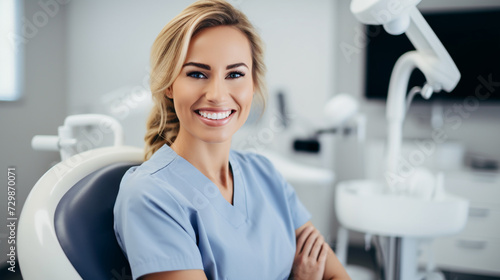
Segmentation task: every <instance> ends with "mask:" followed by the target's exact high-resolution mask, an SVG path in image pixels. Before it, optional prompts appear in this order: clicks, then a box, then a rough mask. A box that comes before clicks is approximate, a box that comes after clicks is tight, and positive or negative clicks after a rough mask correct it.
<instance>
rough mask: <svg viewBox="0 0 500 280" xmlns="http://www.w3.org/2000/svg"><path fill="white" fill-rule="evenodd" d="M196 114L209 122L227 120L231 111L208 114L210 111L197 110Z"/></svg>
mask: <svg viewBox="0 0 500 280" xmlns="http://www.w3.org/2000/svg"><path fill="white" fill-rule="evenodd" d="M196 113H198V115H200V116H202V117H204V118H207V119H210V120H223V119H227V118H228V117H229V116H230V115H231V113H232V110H228V111H224V112H210V111H201V110H197V111H196Z"/></svg>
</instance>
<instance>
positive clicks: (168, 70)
mask: <svg viewBox="0 0 500 280" xmlns="http://www.w3.org/2000/svg"><path fill="white" fill-rule="evenodd" d="M223 25H229V26H232V27H235V28H237V29H238V30H240V31H241V32H242V33H243V34H245V35H246V37H247V38H248V41H249V42H250V48H251V51H252V65H253V66H252V78H253V83H254V89H255V93H256V94H257V97H258V100H259V101H260V102H261V103H262V105H263V106H262V107H264V106H265V100H266V98H265V97H266V85H265V81H264V76H265V71H266V67H265V65H264V50H263V43H262V41H261V39H260V37H259V35H258V34H257V32H256V30H255V28H254V27H253V26H252V24H251V23H250V21H249V20H248V19H247V17H246V16H245V15H244V14H243V13H242V12H240V11H239V10H237V9H235V8H234V7H233V6H232V5H231V4H229V3H227V2H225V1H221V0H201V1H197V2H195V3H193V4H191V5H190V6H188V7H187V8H186V9H184V10H183V11H182V12H181V13H180V14H179V15H177V16H176V17H175V18H174V19H172V20H171V21H170V22H169V23H168V24H167V25H165V27H163V29H162V31H161V32H160V34H158V37H156V40H155V41H154V43H153V46H152V48H151V78H150V87H151V93H152V95H153V103H154V105H153V108H152V110H151V113H150V115H149V118H148V121H147V132H146V136H145V137H144V140H145V141H146V147H145V155H144V159H145V160H148V159H149V158H150V157H151V156H152V155H153V154H154V153H155V152H156V151H157V150H158V149H159V148H161V146H163V145H164V144H167V145H169V146H170V145H171V144H172V143H173V142H174V141H175V139H176V137H177V134H178V133H179V125H180V124H179V119H178V118H177V114H176V113H175V109H174V103H173V100H172V99H170V98H168V97H167V96H166V94H165V92H166V90H167V89H168V88H170V87H171V86H172V84H173V83H174V81H175V79H176V78H177V76H178V75H179V73H180V71H181V69H182V65H183V63H184V60H185V59H186V55H187V52H188V47H189V43H190V41H191V39H192V38H193V37H194V36H195V35H196V34H197V33H198V32H200V31H201V30H202V29H205V28H209V27H215V26H223Z"/></svg>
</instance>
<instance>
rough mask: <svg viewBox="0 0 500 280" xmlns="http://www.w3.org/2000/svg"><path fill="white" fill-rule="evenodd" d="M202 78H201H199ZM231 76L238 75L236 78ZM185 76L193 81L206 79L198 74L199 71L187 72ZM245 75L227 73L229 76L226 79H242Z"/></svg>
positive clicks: (235, 72)
mask: <svg viewBox="0 0 500 280" xmlns="http://www.w3.org/2000/svg"><path fill="white" fill-rule="evenodd" d="M200 75H201V76H203V77H200ZM232 75H239V76H238V77H230V76H232ZM187 76H188V77H191V78H194V79H206V78H207V77H206V76H205V74H203V73H201V72H199V71H192V72H188V73H187ZM244 76H245V74H244V73H242V72H238V71H234V72H231V73H229V75H227V78H229V79H238V78H241V77H244Z"/></svg>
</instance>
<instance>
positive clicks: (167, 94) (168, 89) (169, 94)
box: [165, 87, 174, 99]
mask: <svg viewBox="0 0 500 280" xmlns="http://www.w3.org/2000/svg"><path fill="white" fill-rule="evenodd" d="M165 96H167V97H168V98H170V99H173V98H174V97H173V94H172V87H168V88H167V89H166V90H165Z"/></svg>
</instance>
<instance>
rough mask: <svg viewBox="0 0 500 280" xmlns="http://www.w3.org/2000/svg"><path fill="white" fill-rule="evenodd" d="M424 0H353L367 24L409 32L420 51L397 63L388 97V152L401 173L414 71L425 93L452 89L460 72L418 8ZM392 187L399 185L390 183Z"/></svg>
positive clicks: (394, 169)
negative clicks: (420, 77) (421, 77)
mask: <svg viewBox="0 0 500 280" xmlns="http://www.w3.org/2000/svg"><path fill="white" fill-rule="evenodd" d="M419 2H420V0H353V1H352V2H351V11H352V13H353V14H354V15H355V16H356V18H357V19H358V20H359V21H361V22H362V23H364V24H372V25H383V26H384V28H385V30H386V31H387V32H388V33H390V34H393V35H398V34H402V33H404V32H406V35H407V36H408V38H409V39H410V41H411V43H412V44H413V45H414V46H415V48H416V51H410V52H407V53H405V54H404V55H402V56H401V57H400V58H399V59H398V61H397V62H396V65H395V66H394V69H393V72H392V74H391V80H390V83H389V93H388V97H387V112H386V117H387V121H388V154H387V172H388V173H389V174H392V175H397V171H398V165H397V163H398V158H399V156H400V150H401V142H402V126H403V121H404V117H405V114H406V102H405V100H406V88H407V86H408V81H409V78H410V75H411V73H412V72H413V70H414V69H415V68H418V69H420V70H421V71H422V73H423V74H424V76H425V78H426V80H427V82H426V85H425V86H424V90H422V92H421V94H422V96H423V97H424V98H425V99H428V98H430V97H431V95H432V93H433V92H438V91H440V90H442V89H443V90H445V91H447V92H450V91H452V90H453V89H454V88H455V86H456V85H457V83H458V81H459V80H460V72H459V71H458V68H457V66H456V65H455V63H454V62H453V60H452V59H451V57H450V55H449V54H448V52H447V51H446V49H445V48H444V46H443V45H442V44H441V42H440V41H439V39H438V38H437V36H436V34H435V33H434V32H433V31H432V29H431V27H430V26H429V24H428V23H427V22H426V21H425V19H424V17H423V16H422V14H421V13H420V12H419V11H418V9H417V8H416V5H417V4H418V3H419ZM389 187H391V189H392V190H394V187H397V186H389Z"/></svg>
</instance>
